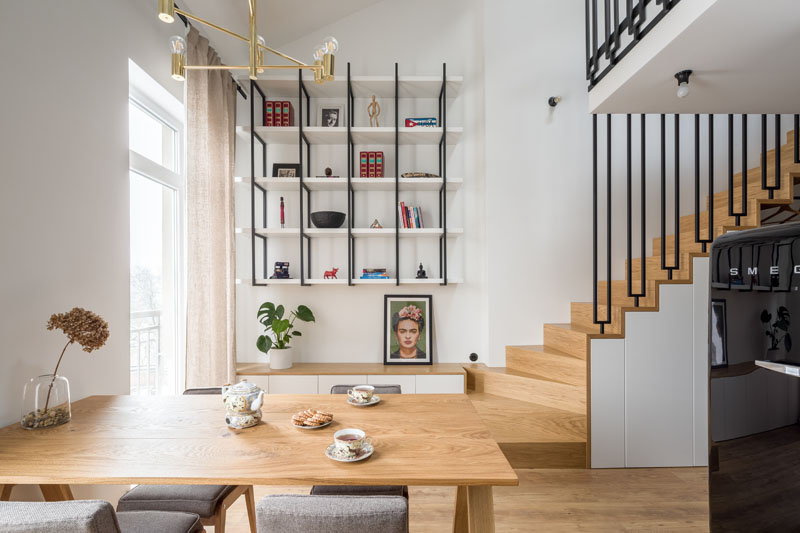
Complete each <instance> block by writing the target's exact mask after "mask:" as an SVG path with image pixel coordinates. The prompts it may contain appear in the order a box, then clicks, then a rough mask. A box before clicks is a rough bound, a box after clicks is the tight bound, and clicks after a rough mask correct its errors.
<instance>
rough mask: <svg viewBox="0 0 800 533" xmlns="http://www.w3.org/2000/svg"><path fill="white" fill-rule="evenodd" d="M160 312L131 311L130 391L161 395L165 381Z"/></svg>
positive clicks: (137, 393)
mask: <svg viewBox="0 0 800 533" xmlns="http://www.w3.org/2000/svg"><path fill="white" fill-rule="evenodd" d="M162 363H163V361H162V357H161V311H158V310H152V311H138V312H132V313H131V394H132V395H145V396H147V395H154V394H158V393H159V391H160V389H161V384H162V383H163V381H164V379H163V378H164V376H163V374H164V373H165V370H166V369H162V368H161V367H162Z"/></svg>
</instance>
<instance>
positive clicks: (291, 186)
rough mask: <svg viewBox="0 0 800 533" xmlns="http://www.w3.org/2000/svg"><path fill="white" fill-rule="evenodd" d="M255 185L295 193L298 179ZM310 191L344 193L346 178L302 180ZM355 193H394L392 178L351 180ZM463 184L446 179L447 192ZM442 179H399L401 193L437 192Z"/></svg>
mask: <svg viewBox="0 0 800 533" xmlns="http://www.w3.org/2000/svg"><path fill="white" fill-rule="evenodd" d="M234 181H235V182H236V183H244V184H248V185H249V184H250V178H249V177H236V178H234ZM256 183H257V184H258V185H260V186H261V187H263V188H264V189H267V190H268V191H297V190H298V189H299V188H300V178H256ZM303 184H304V185H305V186H306V187H308V188H309V190H312V191H346V190H347V178H341V177H340V178H303ZM351 184H352V186H353V190H356V191H394V178H351ZM463 184H464V180H463V179H462V178H447V190H448V191H454V190H457V189H459V188H460V187H461V186H462V185H463ZM441 187H442V178H400V190H401V191H438V190H439V189H440V188H441Z"/></svg>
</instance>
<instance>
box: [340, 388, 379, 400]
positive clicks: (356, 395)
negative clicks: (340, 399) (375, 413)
mask: <svg viewBox="0 0 800 533" xmlns="http://www.w3.org/2000/svg"><path fill="white" fill-rule="evenodd" d="M373 394H375V387H373V386H372V385H356V386H355V387H353V388H352V389H350V390H348V391H347V396H348V397H350V398H351V399H352V400H353V401H354V402H358V403H366V402H368V401H370V400H371V399H372V395H373Z"/></svg>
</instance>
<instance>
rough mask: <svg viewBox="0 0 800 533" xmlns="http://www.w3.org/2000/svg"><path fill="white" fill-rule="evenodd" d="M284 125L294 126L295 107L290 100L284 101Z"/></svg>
mask: <svg viewBox="0 0 800 533" xmlns="http://www.w3.org/2000/svg"><path fill="white" fill-rule="evenodd" d="M283 125H284V126H294V107H292V103H291V102H289V101H286V102H283Z"/></svg>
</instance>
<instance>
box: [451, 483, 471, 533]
mask: <svg viewBox="0 0 800 533" xmlns="http://www.w3.org/2000/svg"><path fill="white" fill-rule="evenodd" d="M453 533H469V511H468V510H467V487H465V486H463V485H462V486H459V487H458V490H456V512H455V517H454V518H453Z"/></svg>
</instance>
